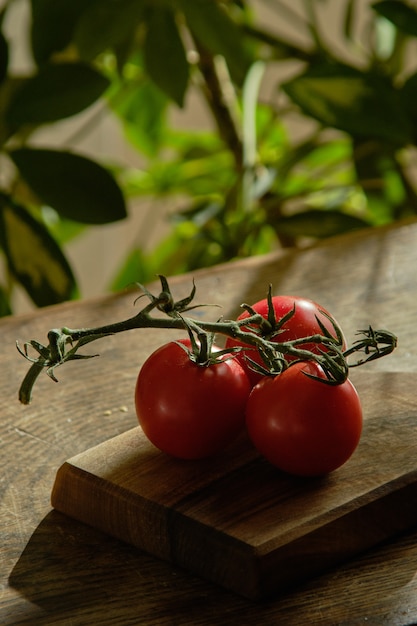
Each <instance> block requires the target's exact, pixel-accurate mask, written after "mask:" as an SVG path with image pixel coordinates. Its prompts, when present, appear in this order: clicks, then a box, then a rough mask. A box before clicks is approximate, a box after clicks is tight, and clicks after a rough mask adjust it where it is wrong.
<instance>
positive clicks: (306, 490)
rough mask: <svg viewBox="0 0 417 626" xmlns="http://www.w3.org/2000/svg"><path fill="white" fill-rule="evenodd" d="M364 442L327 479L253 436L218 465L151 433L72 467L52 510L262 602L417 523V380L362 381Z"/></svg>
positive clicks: (381, 377)
mask: <svg viewBox="0 0 417 626" xmlns="http://www.w3.org/2000/svg"><path fill="white" fill-rule="evenodd" d="M353 381H354V382H355V385H356V387H357V389H358V391H359V394H360V396H361V399H362V403H363V408H364V417H365V421H364V432H363V435H362V439H361V443H360V445H359V447H358V449H357V450H356V452H355V453H354V455H353V457H352V458H351V459H350V460H349V461H348V463H346V464H345V465H344V466H343V467H342V468H340V469H339V470H337V471H335V472H333V473H332V474H330V475H328V476H326V477H323V478H318V479H317V478H315V479H301V478H294V477H291V476H287V475H285V474H283V473H281V472H280V471H278V470H277V469H275V468H273V467H272V466H271V465H269V464H268V463H267V462H266V461H265V460H263V459H262V458H260V457H259V455H258V454H257V453H256V452H255V451H254V449H253V448H252V447H251V445H250V443H249V442H248V441H247V440H246V438H245V437H243V436H242V438H241V439H240V440H239V441H237V442H235V443H234V444H233V445H232V446H230V447H229V448H228V449H227V450H226V451H225V452H224V453H223V454H221V455H219V456H218V457H216V458H215V459H211V460H205V461H199V462H194V461H193V462H189V461H178V460H174V459H171V458H169V457H167V456H166V455H164V454H163V453H160V452H159V451H158V450H156V449H155V448H154V447H153V446H152V445H151V444H150V443H149V442H148V441H147V440H146V439H145V437H144V435H143V433H142V431H141V430H140V428H139V427H136V428H133V429H132V430H129V431H127V432H125V433H124V434H122V435H120V436H117V437H115V438H114V439H111V440H109V441H106V442H105V443H102V444H100V445H98V446H96V447H94V448H92V449H90V450H87V451H86V452H83V453H82V454H79V455H77V456H75V457H73V458H72V459H70V460H68V461H67V462H66V463H64V464H63V465H62V466H61V467H60V468H59V470H58V472H57V476H56V480H55V484H54V487H53V491H52V505H53V507H55V508H56V509H58V510H59V511H62V512H63V513H65V514H67V515H69V516H72V517H73V518H75V519H77V520H79V521H82V522H85V523H87V524H90V525H92V526H93V527H95V528H97V529H100V530H101V531H104V532H106V533H108V534H110V535H113V536H114V537H117V538H119V539H122V540H123V541H126V542H128V543H130V544H132V545H134V546H137V547H139V548H141V549H143V550H145V551H147V552H149V553H151V554H153V555H155V556H157V557H160V558H162V559H165V560H168V561H170V562H171V563H173V564H175V565H176V566H180V567H184V568H186V569H188V570H190V571H191V572H194V573H195V574H196V575H198V576H201V577H203V578H206V579H208V580H211V581H214V582H215V583H218V584H220V585H222V586H224V587H226V588H228V589H231V590H233V591H235V592H237V593H238V594H241V595H243V596H245V597H247V598H250V599H253V600H260V599H264V598H267V597H269V596H271V595H275V594H277V593H279V592H281V591H282V590H283V589H286V588H288V587H289V586H290V585H294V584H295V583H298V582H300V581H302V580H305V579H307V578H309V577H312V576H315V575H317V574H319V573H321V572H323V571H325V570H326V569H328V568H330V567H333V566H335V565H337V564H340V563H342V562H343V561H346V560H347V559H350V558H352V557H353V556H355V555H357V554H359V553H360V552H362V551H364V550H366V549H368V548H370V547H372V546H375V545H376V544H378V543H380V542H381V541H384V540H385V539H387V538H389V537H392V536H394V535H396V534H398V533H400V532H403V531H405V530H406V529H408V528H410V527H412V526H413V525H415V524H417V384H416V383H417V378H416V376H415V375H414V374H402V373H401V374H400V373H377V372H373V373H370V372H369V371H367V369H366V367H365V368H363V369H362V370H360V374H359V375H356V376H355V377H354V378H353Z"/></svg>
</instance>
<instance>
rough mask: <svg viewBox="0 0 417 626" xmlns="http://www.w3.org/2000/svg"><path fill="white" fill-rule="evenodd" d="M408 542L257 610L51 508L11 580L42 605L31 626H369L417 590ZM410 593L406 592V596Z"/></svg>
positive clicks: (394, 610) (411, 545)
mask: <svg viewBox="0 0 417 626" xmlns="http://www.w3.org/2000/svg"><path fill="white" fill-rule="evenodd" d="M415 545H416V537H415V533H414V534H413V536H412V537H411V538H410V537H409V536H405V537H404V540H400V541H399V543H396V545H395V547H394V546H392V547H391V546H389V545H387V546H385V547H383V548H382V550H383V552H384V559H383V562H384V566H383V568H381V566H380V561H379V558H378V557H377V555H376V554H375V553H374V552H371V553H369V554H368V556H365V557H363V558H362V559H360V562H359V565H360V571H358V570H357V566H358V562H352V563H351V564H350V565H348V566H346V567H344V568H342V569H340V570H336V571H333V572H331V573H329V574H328V575H326V576H323V577H320V578H319V579H316V580H314V581H311V582H310V583H308V584H306V585H303V586H301V587H300V588H298V589H297V590H294V592H292V593H289V594H286V595H285V596H283V597H281V598H277V600H276V601H274V602H269V603H263V604H255V603H251V602H248V601H246V600H244V599H243V598H240V597H238V596H236V595H234V594H232V593H229V592H227V591H226V590H224V589H222V588H219V587H216V586H215V585H213V584H210V583H207V582H206V581H203V580H200V579H199V578H197V577H194V576H192V575H191V574H188V573H187V572H184V571H181V570H178V569H175V568H174V567H172V566H171V565H169V564H168V563H165V562H163V561H160V560H158V559H156V558H154V557H152V556H148V555H146V554H145V553H143V552H141V551H140V550H137V549H135V548H132V547H131V546H129V545H127V544H124V543H122V542H119V541H117V540H115V539H113V538H111V537H108V536H107V535H104V534H102V533H100V532H98V531H97V530H95V529H92V528H90V527H88V526H86V525H84V524H81V523H79V522H77V521H74V520H72V519H70V518H68V517H66V516H64V515H62V514H61V513H58V512H57V511H54V510H53V511H51V512H50V513H49V514H48V515H47V516H46V517H45V518H44V519H43V520H42V522H41V523H40V524H39V526H38V527H37V529H36V530H35V532H34V533H33V535H32V537H31V538H30V540H29V542H28V544H27V546H26V548H25V550H24V551H23V553H22V555H21V557H20V558H19V560H18V562H17V563H16V565H15V567H14V569H13V571H12V573H11V575H10V578H9V583H10V585H11V586H12V587H13V588H14V589H15V590H17V591H18V592H19V593H20V594H22V595H23V596H24V597H25V598H26V599H27V600H28V601H30V602H31V603H32V604H33V605H36V606H37V607H39V608H40V610H41V612H42V616H39V611H38V612H37V614H36V622H35V623H36V625H37V626H46V625H50V624H51V623H52V622H51V618H53V624H54V625H56V626H59V625H61V626H64V625H67V624H68V623H72V622H73V620H74V619H75V623H77V626H83V625H86V626H87V625H90V624H100V625H101V626H103V625H105V624H118V626H119V625H120V626H121V625H123V624H146V625H147V626H150V625H158V626H159V625H173V624H175V625H178V624H181V625H182V626H186V625H189V626H191V625H193V626H196V625H198V624H222V625H230V626H231V625H232V624H236V623H237V622H238V623H239V624H241V625H243V626H246V625H249V624H253V623H255V622H257V621H259V620H261V621H262V624H264V625H265V626H267V625H269V624H270V625H272V624H276V623H277V620H278V621H280V623H285V624H286V625H288V626H292V625H295V624H299V623H302V622H303V621H304V619H303V618H305V619H306V620H307V621H308V623H310V624H320V625H322V626H324V625H325V624H326V623H328V624H333V623H339V624H344V625H346V626H347V625H351V624H358V623H359V621H360V620H361V619H362V620H363V619H365V618H366V620H367V624H368V625H373V624H379V623H380V621H379V620H380V617H381V616H382V615H383V613H384V614H385V615H384V616H385V617H386V616H387V615H388V614H390V615H394V614H395V615H396V616H397V615H398V611H399V612H400V613H401V611H403V609H404V606H407V604H409V602H408V600H407V597H408V596H409V593H408V592H407V593H406V596H407V597H405V596H404V590H406V589H407V588H408V587H413V589H414V588H416V587H417V581H416V566H415V558H410V557H409V554H410V553H411V552H412V553H413V554H412V555H411V556H413V555H415V554H416V552H417V550H416V548H415ZM400 562H401V568H400V569H401V571H402V573H403V575H402V576H401V577H398V575H397V576H396V578H395V585H394V587H393V579H392V570H393V569H397V565H398V564H399V563H400ZM404 562H409V567H404ZM397 572H398V570H397ZM413 579H414V580H413ZM409 592H410V593H411V594H413V590H412V589H410V591H409ZM375 595H377V596H378V598H379V599H377V600H376V599H375ZM365 597H367V598H368V600H367V601H366V602H365V603H364V598H365ZM410 597H411V596H410ZM374 602H375V608H374ZM404 603H405V604H404ZM414 608H417V607H414ZM373 611H375V612H374V613H373ZM326 615H327V616H328V617H329V620H330V621H329V622H326V620H325V619H324V616H326ZM332 615H334V616H337V622H334V621H332V617H331V616H332ZM323 619H324V621H323ZM281 620H284V621H283V622H282V621H281ZM6 623H7V624H14V625H15V624H19V625H21V626H24V625H25V624H27V625H28V624H33V623H34V622H33V618H29V617H27V619H24V620H20V621H18V622H16V621H13V622H10V621H8V622H6ZM395 623H397V622H395Z"/></svg>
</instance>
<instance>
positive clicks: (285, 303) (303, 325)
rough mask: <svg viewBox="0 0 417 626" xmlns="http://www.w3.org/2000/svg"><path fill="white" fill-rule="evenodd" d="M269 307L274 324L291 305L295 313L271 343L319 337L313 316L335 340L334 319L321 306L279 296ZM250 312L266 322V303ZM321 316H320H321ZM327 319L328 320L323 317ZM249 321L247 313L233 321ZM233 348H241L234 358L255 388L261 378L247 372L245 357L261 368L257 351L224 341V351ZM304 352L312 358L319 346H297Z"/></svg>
mask: <svg viewBox="0 0 417 626" xmlns="http://www.w3.org/2000/svg"><path fill="white" fill-rule="evenodd" d="M272 304H273V307H274V312H275V317H276V320H277V322H278V321H279V320H280V319H281V318H282V317H284V315H286V314H287V313H289V312H290V311H291V310H292V309H293V307H294V305H295V313H294V315H293V316H292V317H291V318H290V319H289V320H287V322H286V323H285V324H284V325H283V327H282V331H281V332H280V333H279V334H278V335H276V336H275V337H271V341H277V342H284V341H291V340H293V339H301V338H303V337H309V336H311V335H315V334H319V335H322V334H323V332H322V330H321V328H320V325H319V324H318V322H317V319H316V315H317V316H318V318H319V319H320V321H321V322H322V323H323V324H324V326H325V328H326V329H327V330H328V331H329V332H330V333H331V334H332V335H333V336H334V337H335V338H336V333H335V331H334V328H333V325H332V323H331V319H333V320H334V322H335V323H336V325H337V326H339V325H338V323H337V322H336V320H335V318H334V317H333V316H332V315H331V314H330V313H329V312H328V311H327V310H326V309H325V308H324V307H322V306H320V305H319V304H317V302H314V301H313V300H309V299H308V298H303V297H300V296H286V295H279V296H273V297H272ZM252 308H253V309H254V310H255V311H256V312H257V313H260V314H261V315H262V316H263V317H264V318H265V319H267V318H268V300H267V299H266V298H265V299H263V300H259V302H256V303H255V304H253V305H252ZM323 313H324V315H323ZM326 315H328V316H329V317H330V318H331V319H328V317H326ZM247 317H249V313H248V312H247V311H244V312H243V313H241V314H240V315H239V317H238V318H237V319H238V320H242V319H246V318H247ZM242 330H245V331H250V330H251V326H250V325H249V326H247V327H245V326H243V327H242ZM263 337H264V338H265V339H269V337H268V335H263ZM235 346H244V347H246V349H245V350H242V351H241V352H239V353H238V354H237V358H238V360H239V361H240V363H241V365H242V367H243V368H244V369H245V371H246V373H247V374H248V376H249V380H250V381H251V383H252V385H256V383H258V382H259V381H260V380H261V379H262V378H263V375H262V374H261V373H259V372H257V371H255V370H254V369H253V368H251V366H250V363H248V361H247V359H246V357H249V358H250V359H252V360H253V361H255V363H258V364H260V365H264V364H263V361H262V358H261V356H260V354H259V353H258V351H257V350H256V349H255V350H253V349H247V348H248V346H247V345H246V346H245V344H244V343H242V342H241V341H238V340H236V339H232V338H229V337H228V338H227V340H226V347H227V348H231V347H235ZM343 346H344V347H346V342H345V341H344V340H343ZM300 347H301V348H303V349H305V350H309V351H310V352H313V353H314V354H318V353H319V344H314V343H306V344H303V345H302V346H300ZM320 347H321V348H322V349H325V348H324V347H323V346H320ZM287 360H288V361H291V360H293V359H292V357H287Z"/></svg>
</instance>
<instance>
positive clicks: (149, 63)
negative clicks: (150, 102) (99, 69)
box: [144, 5, 188, 107]
mask: <svg viewBox="0 0 417 626" xmlns="http://www.w3.org/2000/svg"><path fill="white" fill-rule="evenodd" d="M146 26H147V30H146V37H145V43H144V61H145V68H146V71H147V73H148V75H149V76H150V78H151V79H152V80H153V81H154V83H155V84H156V85H157V86H158V87H159V88H160V89H161V90H162V91H163V92H164V93H165V94H166V95H167V96H168V97H169V98H171V99H172V100H174V102H176V103H177V104H178V106H180V107H182V106H183V104H184V96H185V92H186V89H187V84H188V61H187V57H186V53H185V50H184V45H183V42H182V39H181V36H180V34H179V32H178V27H177V24H176V21H175V15H174V13H173V12H172V11H170V10H169V9H168V8H165V7H164V6H158V5H157V6H156V7H153V8H151V9H150V11H149V12H148V15H147V19H146Z"/></svg>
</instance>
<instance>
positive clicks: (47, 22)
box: [31, 0, 97, 65]
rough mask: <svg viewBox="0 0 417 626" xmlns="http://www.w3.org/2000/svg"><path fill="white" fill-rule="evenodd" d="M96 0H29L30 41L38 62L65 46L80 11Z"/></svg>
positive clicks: (80, 13)
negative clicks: (30, 19)
mask: <svg viewBox="0 0 417 626" xmlns="http://www.w3.org/2000/svg"><path fill="white" fill-rule="evenodd" d="M96 1H97V0H31V8H32V27H31V44H32V52H33V56H34V58H35V61H36V63H37V64H38V65H41V64H43V63H45V62H46V61H48V60H49V58H50V56H51V55H52V54H53V53H54V52H60V51H62V50H64V49H65V48H66V47H67V46H68V44H69V43H70V41H71V37H72V33H73V30H74V26H75V24H76V22H77V20H78V19H79V17H80V15H82V13H83V11H85V10H86V9H87V8H88V7H89V6H91V5H93V4H95V3H96Z"/></svg>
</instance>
